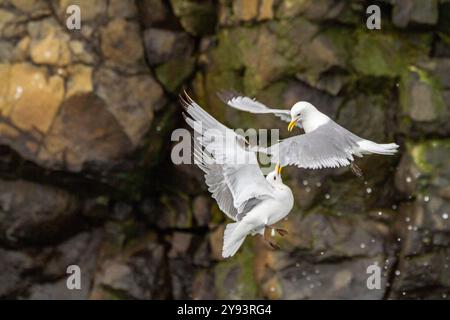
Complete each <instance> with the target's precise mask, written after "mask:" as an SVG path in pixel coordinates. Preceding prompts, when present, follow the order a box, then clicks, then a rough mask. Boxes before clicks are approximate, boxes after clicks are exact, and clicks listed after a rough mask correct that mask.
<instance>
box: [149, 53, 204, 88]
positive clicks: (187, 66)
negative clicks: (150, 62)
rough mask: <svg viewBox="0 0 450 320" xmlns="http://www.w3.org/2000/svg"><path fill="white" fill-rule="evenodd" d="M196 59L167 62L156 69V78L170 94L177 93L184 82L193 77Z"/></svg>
mask: <svg viewBox="0 0 450 320" xmlns="http://www.w3.org/2000/svg"><path fill="white" fill-rule="evenodd" d="M194 67H195V59H194V58H190V59H182V60H173V61H170V62H167V63H165V64H163V65H161V66H159V67H157V68H156V76H157V78H158V80H159V81H160V82H161V84H162V85H163V86H164V87H165V88H166V89H167V90H168V91H170V92H173V93H175V94H176V93H177V92H178V89H179V88H180V87H181V85H182V84H183V82H184V81H185V80H186V79H187V78H188V77H189V76H190V75H192V72H193V71H194Z"/></svg>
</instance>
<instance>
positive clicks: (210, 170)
mask: <svg viewBox="0 0 450 320" xmlns="http://www.w3.org/2000/svg"><path fill="white" fill-rule="evenodd" d="M180 102H181V104H182V106H183V107H184V109H185V114H184V116H185V120H186V122H187V123H188V124H189V126H191V127H192V128H193V129H194V131H195V133H196V134H198V136H197V137H194V139H193V142H194V162H195V163H196V164H197V166H198V167H199V168H200V169H201V170H202V171H203V172H204V177H205V183H206V184H207V185H208V190H209V191H210V192H211V194H212V197H213V198H214V199H215V200H216V201H217V204H218V206H219V208H220V209H221V210H222V211H223V212H224V213H225V214H226V215H227V216H228V217H229V218H231V219H232V220H234V221H235V222H233V223H229V224H227V226H226V228H225V232H224V243H223V249H222V256H223V257H224V258H228V257H232V256H233V255H234V254H235V253H236V252H237V251H238V250H239V248H240V247H241V245H242V243H243V242H244V240H245V238H246V237H247V235H249V234H251V235H256V234H260V235H262V236H263V237H264V239H265V240H266V241H267V242H268V244H269V245H270V246H271V247H273V248H278V246H277V245H276V244H275V243H274V242H273V241H271V240H270V239H269V238H268V236H267V235H268V232H267V231H270V229H273V230H274V231H276V232H278V233H279V234H280V235H281V236H284V235H286V234H287V231H286V230H284V229H280V228H275V227H273V225H274V224H275V223H277V222H278V221H280V220H281V219H283V218H284V217H286V216H287V215H288V214H289V212H290V211H291V210H292V207H293V205H294V197H293V195H292V191H291V189H290V188H289V187H288V186H286V185H285V184H283V181H282V179H281V167H280V166H279V165H276V166H275V170H274V171H272V172H271V173H269V174H268V175H267V177H264V175H263V173H262V171H261V169H260V167H259V164H258V162H257V158H256V154H255V152H254V151H252V150H251V149H249V148H248V146H247V142H246V141H245V138H244V137H243V136H241V135H238V134H236V133H235V132H234V131H233V130H231V129H229V128H227V127H226V126H224V125H223V124H221V123H220V122H219V121H217V120H216V119H214V118H213V117H212V116H211V115H209V114H208V113H207V112H206V111H205V110H203V109H202V108H201V107H200V106H199V105H198V104H197V103H196V102H194V101H193V100H192V99H191V98H190V97H189V96H188V95H187V94H186V93H185V94H184V96H180ZM224 141H225V143H224Z"/></svg>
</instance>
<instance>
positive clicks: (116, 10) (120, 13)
mask: <svg viewBox="0 0 450 320" xmlns="http://www.w3.org/2000/svg"><path fill="white" fill-rule="evenodd" d="M136 13H137V8H136V3H135V1H133V0H124V1H123V0H112V1H109V4H108V16H109V17H110V18H132V17H134V16H135V15H136Z"/></svg>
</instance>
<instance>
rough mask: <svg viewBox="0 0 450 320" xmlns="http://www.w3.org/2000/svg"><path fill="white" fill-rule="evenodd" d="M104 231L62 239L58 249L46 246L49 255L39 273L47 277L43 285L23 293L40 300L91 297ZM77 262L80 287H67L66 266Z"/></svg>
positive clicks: (28, 297)
mask: <svg viewBox="0 0 450 320" xmlns="http://www.w3.org/2000/svg"><path fill="white" fill-rule="evenodd" d="M101 237H102V232H101V230H93V231H92V232H91V233H87V232H84V233H80V234H78V235H76V236H75V237H73V238H71V239H69V240H67V241H65V242H63V243H62V244H60V245H59V246H58V247H56V248H55V249H50V248H46V251H50V252H48V253H45V254H46V255H47V256H48V258H47V259H46V264H45V266H44V268H43V270H42V274H41V275H40V277H41V279H45V281H42V282H43V283H41V284H34V285H32V286H31V287H30V288H29V289H28V290H27V292H26V293H24V295H23V296H22V297H23V298H27V299H38V300H42V299H43V300H54V299H64V300H74V299H76V300H81V299H88V298H89V293H90V290H91V285H92V281H93V276H94V272H95V267H96V262H97V257H98V253H99V246H100V243H101ZM70 265H77V266H78V267H80V271H81V279H80V281H81V289H80V290H69V289H67V278H68V276H69V274H67V267H68V266H70Z"/></svg>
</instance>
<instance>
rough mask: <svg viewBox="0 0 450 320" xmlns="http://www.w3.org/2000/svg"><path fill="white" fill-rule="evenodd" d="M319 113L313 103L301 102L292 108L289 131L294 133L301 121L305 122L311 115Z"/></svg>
mask: <svg viewBox="0 0 450 320" xmlns="http://www.w3.org/2000/svg"><path fill="white" fill-rule="evenodd" d="M315 111H317V109H316V107H314V106H313V105H312V104H311V103H309V102H306V101H299V102H297V103H296V104H294V105H293V106H292V108H291V122H289V125H288V130H289V131H292V129H294V127H295V125H296V124H297V122H299V121H303V120H304V119H305V118H306V117H307V116H308V115H309V114H311V113H313V112H315Z"/></svg>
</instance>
